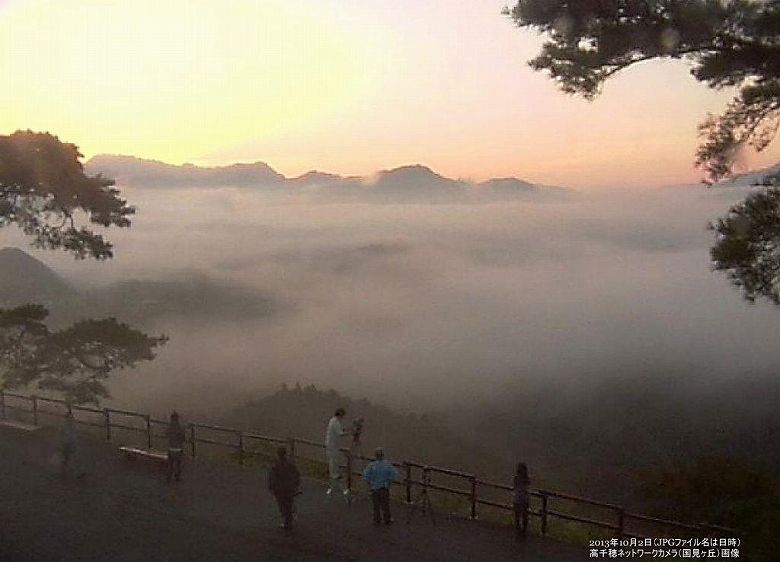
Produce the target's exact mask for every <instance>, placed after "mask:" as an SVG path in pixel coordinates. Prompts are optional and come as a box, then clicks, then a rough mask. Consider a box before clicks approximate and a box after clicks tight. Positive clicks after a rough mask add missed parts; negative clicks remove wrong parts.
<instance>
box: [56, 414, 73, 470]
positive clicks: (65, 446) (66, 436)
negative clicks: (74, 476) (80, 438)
mask: <svg viewBox="0 0 780 562" xmlns="http://www.w3.org/2000/svg"><path fill="white" fill-rule="evenodd" d="M60 437H61V442H62V475H63V476H65V475H66V474H67V473H68V472H69V471H72V470H73V465H74V464H75V457H76V444H77V439H76V420H75V419H74V417H73V412H71V411H70V410H68V413H67V414H65V423H64V424H63V425H62V430H61V433H60Z"/></svg>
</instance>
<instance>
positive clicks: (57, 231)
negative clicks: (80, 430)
mask: <svg viewBox="0 0 780 562" xmlns="http://www.w3.org/2000/svg"><path fill="white" fill-rule="evenodd" d="M81 157H82V155H81V154H80V153H79V151H78V148H77V147H76V146H75V145H73V144H67V143H63V142H61V141H60V140H59V139H58V138H57V137H55V136H53V135H50V134H48V133H34V132H32V131H17V132H16V133H13V134H12V135H8V136H3V135H0V227H4V226H8V225H11V224H16V225H17V226H18V227H19V228H21V229H22V231H23V232H24V233H25V234H26V235H28V236H31V237H32V238H33V244H34V245H35V246H36V247H38V248H46V249H63V250H65V251H67V252H70V253H72V254H73V255H74V256H75V257H76V258H80V259H83V258H86V257H91V258H95V259H98V260H104V259H108V258H111V257H113V252H112V245H111V243H110V242H108V241H107V240H105V239H104V238H103V237H102V236H101V235H100V234H96V233H95V232H93V231H92V230H90V229H89V228H88V227H87V226H84V225H80V224H79V222H83V221H87V222H88V223H91V224H96V225H100V226H103V227H110V226H117V227H129V226H130V219H129V216H130V215H132V214H133V213H134V212H135V209H134V208H133V207H130V206H128V205H127V202H126V201H125V200H124V199H122V198H120V197H119V191H118V190H117V189H114V188H113V187H112V186H113V185H114V182H113V180H110V179H107V178H104V177H102V176H100V175H98V176H94V177H90V176H87V175H86V174H85V173H84V168H83V166H82V164H81V161H80V158H81ZM48 314H49V313H48V311H47V310H46V308H44V307H43V306H41V305H36V304H29V305H23V306H20V307H16V308H12V309H2V308H0V379H2V385H3V387H8V388H18V387H27V386H35V387H37V388H38V389H41V390H49V391H54V392H58V393H60V394H62V395H63V396H64V397H65V398H67V399H69V400H71V401H73V402H74V403H83V402H97V401H98V400H99V398H101V397H106V396H108V392H107V389H106V386H105V381H106V379H107V378H108V376H109V375H110V374H111V373H112V372H113V371H115V370H117V369H123V368H126V367H133V366H135V365H136V364H137V363H139V362H141V361H149V360H151V359H153V358H154V353H153V350H154V349H155V348H156V347H158V346H159V345H162V344H164V343H165V341H167V338H166V337H164V336H162V337H152V336H148V335H146V334H144V333H142V332H140V331H138V330H134V329H133V328H130V327H129V326H127V325H126V324H122V323H120V322H118V321H117V320H116V319H114V318H106V319H103V320H83V321H81V322H77V323H76V324H73V325H72V326H70V327H69V328H66V329H63V330H59V331H51V330H50V329H49V327H48V326H47V325H46V318H47V317H48Z"/></svg>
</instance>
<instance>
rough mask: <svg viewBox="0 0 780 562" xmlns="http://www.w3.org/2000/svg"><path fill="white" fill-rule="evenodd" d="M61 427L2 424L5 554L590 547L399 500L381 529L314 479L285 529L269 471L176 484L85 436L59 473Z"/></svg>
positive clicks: (300, 556)
mask: <svg viewBox="0 0 780 562" xmlns="http://www.w3.org/2000/svg"><path fill="white" fill-rule="evenodd" d="M57 444H58V434H57V432H56V430H54V429H53V428H44V429H40V430H37V431H34V432H27V431H22V430H20V429H15V428H9V427H2V426H0V559H2V560H9V561H14V562H27V561H46V562H55V561H61V560H62V561H64V560H68V561H70V560H78V561H80V562H81V561H85V562H89V561H101V562H107V561H110V562H123V561H134V562H135V561H138V562H141V561H143V562H168V561H170V562H174V561H176V562H178V561H181V562H199V561H204V562H206V561H208V562H216V561H223V560H224V561H232V560H236V561H239V560H241V561H243V560H263V561H273V560H301V561H309V560H312V561H314V560H316V561H320V560H340V561H347V560H371V561H439V560H440V561H447V562H452V561H460V560H463V561H483V560H484V561H491V562H492V561H502V560H512V561H515V562H537V561H546V562H570V561H571V562H573V561H575V560H576V561H580V560H586V559H587V558H588V550H587V548H585V547H574V546H571V545H565V544H561V543H558V542H555V541H552V540H546V539H541V538H538V537H530V538H529V539H527V541H526V542H524V543H522V544H518V543H517V542H516V541H515V540H514V539H513V537H512V533H511V531H510V530H509V529H506V528H499V527H493V526H490V525H487V524H482V523H475V522H471V521H465V520H461V519H457V518H446V517H444V516H442V515H438V517H437V526H435V527H434V526H432V525H431V523H430V522H429V521H427V520H418V519H415V520H414V521H413V523H412V525H406V511H405V510H406V507H405V506H402V505H394V506H393V507H394V509H395V517H396V523H395V525H393V526H390V527H378V528H376V527H374V526H373V525H372V522H371V515H370V504H369V502H368V501H366V500H365V499H363V500H362V501H359V502H358V503H356V504H354V505H352V506H347V505H346V504H345V503H344V502H343V501H342V500H341V498H333V499H331V500H329V499H327V498H326V496H325V485H324V484H323V483H322V482H318V481H305V483H304V493H303V496H301V497H299V500H300V501H299V502H298V512H299V519H298V521H297V528H296V529H295V530H294V531H293V532H291V533H286V532H284V531H283V530H281V529H280V528H279V526H278V525H279V518H278V513H277V511H276V505H275V502H274V501H273V498H272V497H271V496H270V495H269V494H268V493H267V492H266V491H265V481H266V480H265V479H266V473H265V470H264V469H258V468H252V469H242V468H241V467H239V466H238V465H235V464H230V463H226V462H225V463H221V462H218V461H208V460H198V461H197V462H190V463H187V464H185V474H184V481H183V482H180V483H178V484H168V483H167V482H165V480H164V478H163V475H162V473H161V471H160V470H159V469H157V468H155V467H154V465H153V463H152V462H151V461H148V462H147V461H146V460H143V459H140V460H138V461H136V462H128V461H126V460H124V459H123V458H121V456H120V455H118V454H117V451H116V448H117V446H118V445H119V443H106V442H104V441H101V440H100V439H99V438H98V437H93V436H91V435H83V434H82V435H80V443H79V454H80V456H81V462H82V467H83V468H85V469H86V476H85V477H84V478H81V479H79V478H74V477H72V476H71V477H66V478H63V477H62V476H60V474H59V466H58V464H57V463H58V460H57V453H56V452H57Z"/></svg>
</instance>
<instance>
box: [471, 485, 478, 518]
mask: <svg viewBox="0 0 780 562" xmlns="http://www.w3.org/2000/svg"><path fill="white" fill-rule="evenodd" d="M469 481H470V482H471V518H472V519H476V518H477V478H476V477H475V476H471V477H469Z"/></svg>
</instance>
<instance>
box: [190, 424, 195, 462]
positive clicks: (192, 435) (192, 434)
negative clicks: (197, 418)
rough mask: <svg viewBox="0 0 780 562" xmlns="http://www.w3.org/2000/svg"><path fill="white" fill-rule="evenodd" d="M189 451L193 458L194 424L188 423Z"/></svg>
mask: <svg viewBox="0 0 780 562" xmlns="http://www.w3.org/2000/svg"><path fill="white" fill-rule="evenodd" d="M190 452H191V453H192V458H193V459H194V458H195V424H194V423H191V424H190Z"/></svg>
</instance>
